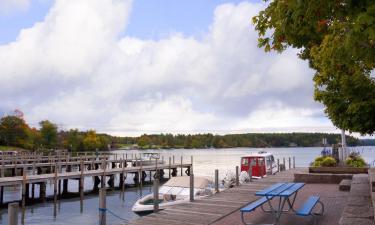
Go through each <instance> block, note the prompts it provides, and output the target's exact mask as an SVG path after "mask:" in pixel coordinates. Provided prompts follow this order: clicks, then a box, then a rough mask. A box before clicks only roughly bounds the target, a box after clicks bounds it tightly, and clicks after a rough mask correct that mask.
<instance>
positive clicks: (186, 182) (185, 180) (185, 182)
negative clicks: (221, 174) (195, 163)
mask: <svg viewBox="0 0 375 225" xmlns="http://www.w3.org/2000/svg"><path fill="white" fill-rule="evenodd" d="M209 184H210V180H208V179H207V178H204V177H194V188H202V189H203V188H206V187H207V186H208V185H209ZM164 186H171V187H184V188H189V187H190V177H189V176H184V177H172V178H171V179H170V180H169V181H167V182H166V183H165V184H164Z"/></svg>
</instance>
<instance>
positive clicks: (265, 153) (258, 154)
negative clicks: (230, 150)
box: [242, 151, 273, 158]
mask: <svg viewBox="0 0 375 225" xmlns="http://www.w3.org/2000/svg"><path fill="white" fill-rule="evenodd" d="M271 156H273V154H272V153H270V152H265V151H260V152H252V153H250V154H249V155H246V156H243V157H242V158H249V157H250V158H251V157H271Z"/></svg>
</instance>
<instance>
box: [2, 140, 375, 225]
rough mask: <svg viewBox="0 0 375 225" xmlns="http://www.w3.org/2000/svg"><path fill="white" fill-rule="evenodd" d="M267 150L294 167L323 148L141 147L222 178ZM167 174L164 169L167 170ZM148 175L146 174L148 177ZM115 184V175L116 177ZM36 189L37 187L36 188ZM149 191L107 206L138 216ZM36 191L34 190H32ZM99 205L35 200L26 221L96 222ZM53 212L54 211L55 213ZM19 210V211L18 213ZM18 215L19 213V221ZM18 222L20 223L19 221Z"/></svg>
mask: <svg viewBox="0 0 375 225" xmlns="http://www.w3.org/2000/svg"><path fill="white" fill-rule="evenodd" d="M352 149H353V150H355V151H359V152H360V153H361V154H362V155H363V157H364V158H365V160H366V161H367V162H368V163H370V162H374V160H375V147H373V146H368V147H356V148H352ZM261 150H266V151H267V152H271V153H273V155H274V157H275V159H278V158H279V159H280V162H282V158H283V157H285V158H286V160H287V158H288V157H293V156H295V160H296V167H306V166H308V165H309V163H310V162H311V161H313V159H314V158H315V157H317V156H318V155H319V154H320V152H321V150H322V148H267V149H259V148H231V149H176V150H143V151H142V153H144V152H159V153H160V154H161V155H162V156H164V159H166V161H168V157H170V156H173V155H174V156H175V162H176V163H179V162H180V160H181V156H182V158H183V162H187V163H188V162H190V158H191V156H193V163H194V174H195V175H196V176H207V177H210V178H211V179H212V178H213V176H214V171H215V169H219V175H220V177H221V178H223V177H224V176H225V173H226V171H228V170H232V171H234V170H235V167H236V166H239V165H240V157H241V156H244V155H247V154H249V153H250V152H254V151H255V152H258V151H261ZM113 153H118V154H120V155H121V156H120V157H122V154H125V153H127V154H139V153H140V151H138V150H117V151H114V152H113ZM166 174H167V173H166ZM147 179H148V178H146V180H147ZM131 182H133V176H132V175H130V174H129V175H128V177H127V183H131ZM115 183H116V185H117V184H118V177H116V180H115ZM92 186H93V182H92V179H88V178H86V179H85V190H89V189H90V188H92ZM36 190H37V188H36ZM69 191H71V192H77V191H78V181H75V180H69ZM150 192H151V187H150V186H144V187H143V188H142V190H140V189H139V188H128V189H126V192H125V201H122V200H121V197H120V192H119V191H108V192H107V208H108V209H109V210H111V211H113V212H114V213H115V214H116V215H118V216H120V217H122V218H124V219H127V220H132V219H134V218H137V217H138V216H137V215H136V214H134V213H133V212H132V211H131V207H132V206H133V204H134V203H135V201H136V200H137V199H138V198H139V197H140V196H141V194H142V195H146V194H148V193H150ZM35 193H37V191H36V192H35ZM47 195H53V184H52V183H48V184H47ZM19 199H21V193H20V187H7V188H6V189H5V192H4V202H6V201H12V200H19ZM98 206H99V200H98V197H97V196H96V195H89V196H85V199H84V200H83V202H82V205H81V204H80V200H79V198H73V199H69V200H60V201H58V203H57V205H56V206H55V205H54V204H53V202H46V203H40V204H34V205H32V206H27V207H26V208H25V221H24V222H25V224H32V225H36V224H38V225H43V224H46V225H47V224H53V225H60V224H70V225H72V224H81V225H83V224H90V225H91V224H95V225H96V224H98ZM54 212H56V213H54ZM20 214H21V213H20ZM7 220H8V214H7V209H1V210H0V222H1V224H7V223H8V221H7ZM20 221H21V215H20V217H19V223H20ZM121 222H123V221H122V220H121V219H119V218H116V217H115V216H113V215H111V214H108V213H107V224H119V223H121ZM20 224H21V223H20Z"/></svg>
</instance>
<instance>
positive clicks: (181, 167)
mask: <svg viewBox="0 0 375 225" xmlns="http://www.w3.org/2000/svg"><path fill="white" fill-rule="evenodd" d="M182 175H183V173H182V155H181V177H182Z"/></svg>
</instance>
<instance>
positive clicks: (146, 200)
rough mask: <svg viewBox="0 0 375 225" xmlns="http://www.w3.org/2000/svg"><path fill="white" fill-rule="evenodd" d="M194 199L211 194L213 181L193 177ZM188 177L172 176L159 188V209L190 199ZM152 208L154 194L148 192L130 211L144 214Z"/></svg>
mask: <svg viewBox="0 0 375 225" xmlns="http://www.w3.org/2000/svg"><path fill="white" fill-rule="evenodd" d="M193 193H194V199H200V198H204V197H207V196H209V195H212V194H213V193H214V188H213V183H212V181H210V180H209V179H207V178H204V177H194V192H193ZM189 196H190V177H189V176H183V177H172V178H171V179H170V180H169V181H167V182H166V183H165V184H164V185H162V186H161V187H160V188H159V197H158V202H159V209H160V210H162V209H165V208H166V207H168V206H173V205H177V204H181V203H184V202H188V201H189V200H190V198H189ZM153 210H154V194H153V193H151V194H148V195H146V196H144V197H143V198H141V199H139V200H138V201H137V202H136V203H135V204H134V205H133V208H132V211H133V212H135V213H137V214H139V215H145V214H148V213H151V212H153Z"/></svg>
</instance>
